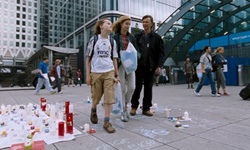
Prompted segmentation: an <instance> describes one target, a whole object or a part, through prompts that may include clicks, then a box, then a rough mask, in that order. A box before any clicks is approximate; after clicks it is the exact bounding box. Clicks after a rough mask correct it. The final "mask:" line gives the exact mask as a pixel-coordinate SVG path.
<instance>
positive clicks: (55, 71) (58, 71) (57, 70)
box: [50, 59, 65, 94]
mask: <svg viewBox="0 0 250 150" xmlns="http://www.w3.org/2000/svg"><path fill="white" fill-rule="evenodd" d="M60 64H61V60H60V59H56V60H55V65H54V66H53V67H52V70H51V72H50V74H51V76H53V77H55V81H56V84H55V85H54V86H53V89H56V88H57V92H58V93H59V94H62V93H63V92H62V91H61V90H62V86H61V79H62V77H63V76H65V72H64V70H63V68H62V66H61V65H60Z"/></svg>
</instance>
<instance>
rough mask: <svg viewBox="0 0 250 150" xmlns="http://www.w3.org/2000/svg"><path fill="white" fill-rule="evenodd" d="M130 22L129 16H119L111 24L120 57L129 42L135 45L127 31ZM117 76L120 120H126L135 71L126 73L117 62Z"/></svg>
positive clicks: (133, 88)
mask: <svg viewBox="0 0 250 150" xmlns="http://www.w3.org/2000/svg"><path fill="white" fill-rule="evenodd" d="M130 24H131V18H130V17H128V16H121V17H120V18H119V19H118V20H117V21H116V22H115V23H114V25H113V31H114V32H115V34H114V36H113V38H114V39H115V41H116V44H117V53H118V56H119V58H120V51H122V50H127V47H128V44H129V42H131V43H132V44H133V46H134V47H136V43H135V37H134V36H133V35H132V34H130V33H129V31H128V30H129V27H130ZM119 77H120V82H121V88H122V102H123V112H122V114H121V120H122V121H123V122H127V121H128V119H129V113H128V112H127V104H128V103H129V102H130V100H131V97H132V94H133V92H134V90H135V72H131V73H129V74H127V73H126V71H125V69H124V66H123V65H122V64H121V63H119Z"/></svg>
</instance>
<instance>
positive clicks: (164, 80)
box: [155, 68, 168, 86]
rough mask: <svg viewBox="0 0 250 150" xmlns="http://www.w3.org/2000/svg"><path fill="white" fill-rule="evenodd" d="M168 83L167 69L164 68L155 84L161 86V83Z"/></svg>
mask: <svg viewBox="0 0 250 150" xmlns="http://www.w3.org/2000/svg"><path fill="white" fill-rule="evenodd" d="M167 81H168V76H167V75H166V69H165V68H162V69H161V74H160V75H158V74H156V82H155V85H156V86H158V85H159V82H160V83H163V84H166V83H167Z"/></svg>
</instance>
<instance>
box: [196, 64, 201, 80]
mask: <svg viewBox="0 0 250 150" xmlns="http://www.w3.org/2000/svg"><path fill="white" fill-rule="evenodd" d="M196 75H197V77H198V79H199V80H201V78H202V67H201V63H199V64H198V66H197V67H196Z"/></svg>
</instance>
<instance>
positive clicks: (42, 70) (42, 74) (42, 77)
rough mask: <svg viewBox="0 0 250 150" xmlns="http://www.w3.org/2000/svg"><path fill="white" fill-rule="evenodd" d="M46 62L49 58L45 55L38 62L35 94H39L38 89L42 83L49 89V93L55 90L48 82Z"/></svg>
mask: <svg viewBox="0 0 250 150" xmlns="http://www.w3.org/2000/svg"><path fill="white" fill-rule="evenodd" d="M48 63H49V59H48V58H47V57H44V58H43V61H42V62H40V64H39V67H38V69H39V72H38V75H37V76H38V82H37V85H36V93H35V94H36V95H38V94H39V91H40V89H41V88H42V86H43V85H45V87H46V89H47V90H49V91H50V94H55V93H56V91H54V90H53V89H52V87H51V84H50V82H49V77H48Z"/></svg>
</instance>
